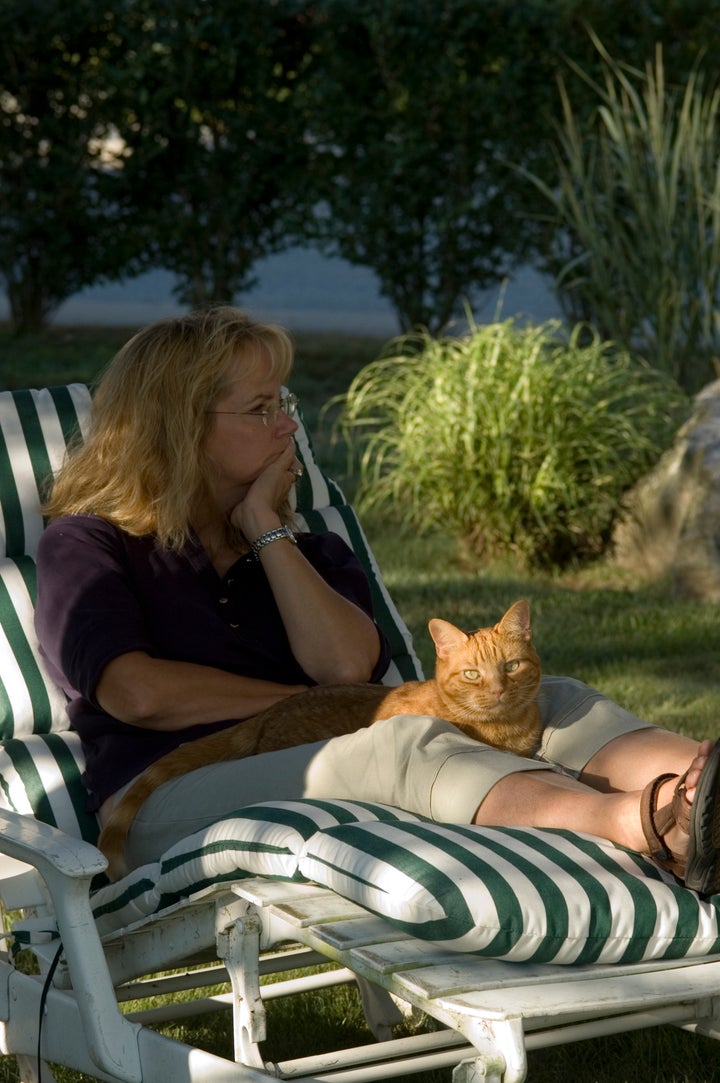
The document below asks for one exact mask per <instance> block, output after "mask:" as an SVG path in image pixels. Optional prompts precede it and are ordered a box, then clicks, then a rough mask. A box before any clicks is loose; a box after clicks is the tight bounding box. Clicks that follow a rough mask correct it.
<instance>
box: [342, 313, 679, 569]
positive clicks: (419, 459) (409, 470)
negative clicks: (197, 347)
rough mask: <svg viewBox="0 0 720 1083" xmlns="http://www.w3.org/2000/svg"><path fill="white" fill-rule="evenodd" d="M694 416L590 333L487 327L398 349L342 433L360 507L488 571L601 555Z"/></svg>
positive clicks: (653, 375) (418, 339)
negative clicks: (452, 539) (448, 534)
mask: <svg viewBox="0 0 720 1083" xmlns="http://www.w3.org/2000/svg"><path fill="white" fill-rule="evenodd" d="M686 407H687V401H686V399H685V396H684V395H683V394H682V393H681V392H680V391H679V389H678V388H677V386H676V385H675V384H674V383H673V381H671V380H670V379H668V378H666V377H664V376H663V375H662V374H660V373H659V372H658V371H657V370H653V369H651V368H649V367H648V366H646V365H643V364H642V363H639V362H637V361H636V360H634V359H633V358H632V357H631V356H630V355H629V354H627V353H625V352H621V351H618V350H616V349H615V348H614V347H613V346H612V344H609V343H606V342H602V341H601V340H600V339H599V337H598V336H597V335H589V333H588V331H587V329H586V328H583V327H581V326H578V327H576V328H575V329H574V330H573V332H572V333H571V334H570V335H569V336H566V335H565V334H564V333H563V332H562V331H561V327H560V324H559V323H558V322H555V321H551V322H549V323H546V324H542V325H540V326H536V327H533V326H528V327H521V326H519V325H518V324H516V323H515V322H514V321H512V320H508V321H506V322H503V323H497V324H491V325H488V326H485V327H475V328H474V329H472V331H471V333H470V334H469V335H468V336H466V337H464V338H445V339H435V338H432V337H431V336H430V335H428V334H427V333H425V334H422V335H416V336H410V337H408V338H405V339H400V340H398V341H397V342H396V343H395V344H394V345H393V346H392V347H391V351H390V353H389V355H388V356H384V357H381V358H380V359H379V360H377V361H374V362H372V363H371V364H370V365H368V366H366V367H365V368H364V369H362V370H361V372H360V373H359V374H358V376H357V377H356V378H355V380H354V381H353V382H352V384H351V385H350V388H349V390H348V392H347V395H346V396H345V397H344V400H343V412H342V415H341V418H340V421H339V424H340V425H341V427H342V431H343V433H344V435H345V437H346V439H347V440H348V441H349V442H350V443H351V444H352V445H354V447H355V450H356V452H357V454H358V458H359V465H360V489H359V493H358V501H359V503H360V505H361V506H364V507H365V508H378V507H380V508H383V509H387V510H388V512H390V511H393V512H395V513H396V514H397V515H399V516H401V517H402V518H403V519H405V520H406V521H408V522H409V523H411V524H412V525H413V526H415V527H416V528H418V529H425V528H427V527H430V526H443V527H444V528H445V529H446V530H450V531H452V532H454V533H455V534H456V536H458V537H461V538H465V539H468V540H469V541H470V543H471V544H472V546H473V548H474V550H475V551H476V552H478V553H479V554H481V555H482V556H484V557H490V558H493V557H497V556H498V555H501V554H505V555H507V554H514V555H515V557H516V558H517V559H519V560H520V561H521V562H527V563H529V564H535V565H538V564H539V565H555V564H557V565H563V564H565V563H566V562H567V561H568V560H570V559H572V558H575V557H587V556H590V555H597V554H598V553H599V552H601V551H602V549H603V546H604V544H605V543H606V541H607V539H608V537H609V531H610V528H611V524H612V521H613V516H614V514H615V511H616V508H617V505H618V501H619V498H620V496H621V495H622V493H623V492H624V491H625V490H626V489H628V488H630V487H631V486H632V485H633V483H634V482H635V481H636V480H637V479H638V478H639V477H640V476H641V475H642V474H643V472H645V471H646V470H647V469H648V468H649V467H650V466H651V465H652V464H653V463H654V462H655V461H656V459H657V458H658V456H659V454H660V452H661V451H662V450H664V448H665V447H666V446H667V444H668V443H669V441H670V439H671V438H672V436H673V434H674V432H675V429H676V427H677V424H678V420H679V418H680V417H681V416H682V413H683V411H684V409H685V408H686Z"/></svg>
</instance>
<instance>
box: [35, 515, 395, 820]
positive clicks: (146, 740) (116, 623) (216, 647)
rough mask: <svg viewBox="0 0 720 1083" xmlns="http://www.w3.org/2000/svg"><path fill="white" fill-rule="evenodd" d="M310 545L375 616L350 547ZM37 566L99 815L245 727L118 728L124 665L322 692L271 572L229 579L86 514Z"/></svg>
mask: <svg viewBox="0 0 720 1083" xmlns="http://www.w3.org/2000/svg"><path fill="white" fill-rule="evenodd" d="M298 545H299V547H300V549H301V550H302V552H303V554H304V555H305V556H306V557H307V559H308V560H309V561H310V562H311V563H312V564H313V566H314V567H315V568H316V569H317V570H318V572H319V573H320V575H322V577H323V579H325V581H326V582H327V583H329V584H330V585H331V586H332V587H333V588H334V589H335V590H337V591H338V593H340V594H342V595H343V596H344V597H345V598H348V599H349V600H350V601H352V602H355V604H356V605H358V606H359V607H360V608H361V609H363V610H364V611H365V612H366V613H368V614H369V615H370V616H372V602H371V596H370V587H369V584H368V582H367V579H366V576H365V573H364V571H363V569H362V566H361V565H360V562H359V561H358V559H357V557H356V556H355V554H354V553H353V552H352V550H351V549H350V548H349V547H348V546H347V545H346V544H345V542H344V541H343V540H342V539H341V538H340V537H338V536H337V535H336V534H331V533H327V534H324V533H323V534H300V535H299V536H298ZM37 566H38V597H37V605H36V610H35V624H36V629H37V634H38V639H39V641H40V648H41V651H42V654H43V656H44V658H45V660H46V663H47V666H48V669H49V672H50V674H51V676H52V677H53V678H54V679H55V681H56V682H57V683H58V684H59V685H60V687H61V688H63V689H64V691H65V692H66V694H67V696H68V698H69V700H70V702H69V705H68V714H69V716H70V720H71V724H72V726H73V728H74V729H76V730H77V731H78V733H79V734H80V737H81V739H82V743H83V748H84V751H85V756H86V772H85V775H84V782H85V785H86V787H87V789H88V792H89V799H88V807H89V808H90V810H91V811H95V810H96V809H98V808H99V807H100V805H101V804H102V802H103V801H104V800H105V798H106V797H108V796H109V795H110V794H111V793H114V791H115V790H117V789H118V788H119V787H120V786H123V785H124V784H125V783H126V782H128V781H129V780H130V779H131V778H133V777H134V776H135V775H137V774H138V773H139V772H140V771H142V770H143V769H144V768H145V767H147V766H148V764H150V763H152V762H153V761H154V760H156V759H157V758H158V757H159V756H162V755H164V754H165V753H166V752H169V751H170V750H171V749H173V748H175V747H176V746H177V745H179V744H183V743H184V742H186V741H189V740H192V739H193V738H195V737H199V736H201V735H203V734H208V733H212V732H214V731H215V730H218V729H222V728H224V727H225V726H228V725H231V724H232V723H233V722H235V721H237V720H236V719H227V720H225V721H223V722H215V723H210V724H208V725H204V726H192V727H190V728H188V729H184V730H179V731H176V732H172V733H166V732H159V731H156V730H147V729H142V728H141V727H138V726H129V725H126V724H125V723H123V722H120V721H118V720H117V719H115V718H112V717H111V716H110V715H108V714H107V713H106V712H105V711H103V710H102V708H101V707H100V706H99V704H98V703H97V701H96V699H95V689H96V687H97V684H98V681H99V679H100V675H101V674H102V671H103V669H104V668H105V666H106V665H107V664H108V663H109V662H110V661H112V659H113V658H116V657H118V656H119V655H121V654H125V653H127V652H128V651H146V652H147V653H148V654H150V655H152V656H153V657H155V658H167V659H173V660H175V661H187V662H195V663H197V664H199V665H207V666H215V667H216V668H218V669H225V670H228V671H229V672H231V673H238V674H242V675H244V676H247V677H257V678H261V679H263V680H270V681H278V682H280V683H281V684H312V683H314V682H313V681H311V679H310V678H309V677H308V675H307V674H306V673H304V672H303V670H302V669H301V668H300V666H299V665H298V663H297V662H296V660H295V658H294V656H293V654H292V652H291V650H290V644H289V642H288V639H287V635H286V633H285V629H284V627H283V624H282V621H281V619H280V614H279V612H278V609H277V606H276V604H275V600H274V598H273V595H272V591H271V590H270V587H269V585H268V582H267V579H266V577H265V573H264V571H263V568H262V565H261V564H260V562H259V561H257V560H255V559H254V558H253V557H252V556H249V557H243V558H241V559H240V560H239V561H238V562H237V563H236V564H235V565H233V567H232V568H231V569H230V570H229V571H228V572H227V574H226V575H225V576H223V577H222V578H221V577H220V576H219V575H218V574H217V572H216V571H215V569H214V568H213V566H212V564H211V563H210V560H209V559H208V557H207V554H206V553H205V550H204V549H203V548H202V547H201V546H200V545H199V544H198V545H196V546H195V545H190V546H187V547H186V548H185V550H183V552H181V553H172V552H168V551H167V550H165V549H163V548H161V547H160V546H159V545H158V544H157V543H156V541H155V539H154V538H152V537H144V538H134V537H131V536H130V535H128V534H124V533H123V532H122V531H120V530H118V529H117V528H116V527H114V526H111V525H110V524H109V523H107V522H105V521H104V520H103V519H99V518H97V517H96V516H86V515H78V516H65V517H63V518H61V519H57V520H55V522H53V523H51V524H50V525H49V526H48V528H47V529H46V530H45V532H44V534H43V535H42V537H41V539H40V545H39V548H38V555H37ZM378 631H379V630H378ZM379 635H380V640H381V644H382V647H381V651H380V658H379V660H378V664H377V666H376V667H375V672H374V673H373V676H372V679H373V680H380V678H381V677H382V674H383V673H384V672H385V670H386V668H387V665H388V662H389V657H390V652H389V647H388V644H387V641H386V639H385V637H384V636H383V635H382V633H381V632H379Z"/></svg>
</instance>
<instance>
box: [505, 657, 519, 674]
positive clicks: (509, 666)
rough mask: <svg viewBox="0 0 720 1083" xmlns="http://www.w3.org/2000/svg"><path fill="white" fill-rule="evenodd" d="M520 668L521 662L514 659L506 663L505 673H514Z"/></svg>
mask: <svg viewBox="0 0 720 1083" xmlns="http://www.w3.org/2000/svg"><path fill="white" fill-rule="evenodd" d="M519 666H520V663H519V661H518V660H517V659H513V661H512V662H506V663H505V672H506V673H514V672H515V670H516V669H518V668H519Z"/></svg>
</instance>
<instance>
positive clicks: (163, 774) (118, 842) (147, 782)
mask: <svg viewBox="0 0 720 1083" xmlns="http://www.w3.org/2000/svg"><path fill="white" fill-rule="evenodd" d="M258 717H259V716H257V715H256V716H255V718H252V719H246V720H245V721H244V722H242V723H238V724H236V725H235V726H232V727H230V729H229V730H228V729H225V730H218V731H217V732H216V733H213V734H210V736H208V737H199V738H198V739H197V741H188V742H187V744H184V745H180V746H179V747H178V748H175V749H173V751H172V752H168V753H167V754H166V755H165V756H161V757H160V759H159V760H156V761H155V763H151V764H150V766H149V767H146V768H145V770H144V771H143V772H142V774H141V775H138V777H137V778H136V779H135V781H134V782H133V783H132V784H131V785H130V786H129V787H128V789H127V790H126V791H125V793H124V794H123V795H122V797H121V798H120V800H119V801H118V803H117V804H116V805H115V808H114V809H113V810H112V812H111V813H110V815H109V817H108V819H107V820H106V822H105V824H104V826H103V829H102V831H101V832H100V836H99V838H98V842H97V845H98V848H99V849H100V850H102V852H103V854H104V855H105V857H106V858H107V860H108V868H107V875H108V876H109V877H110V879H111V880H119V879H120V878H121V877H123V876H126V875H127V873H128V871H129V869H128V866H127V862H126V860H125V842H126V839H127V834H128V831H129V830H130V826H131V824H132V822H133V820H134V819H135V816H136V814H137V812H138V809H139V808H140V806H141V805H142V804H143V802H144V801H146V800H147V799H148V797H149V796H150V794H151V793H153V791H154V790H156V789H157V788H158V786H161V785H162V784H163V782H169V781H170V780H171V779H173V778H178V777H179V776H180V775H184V774H187V772H188V771H193V770H194V769H195V768H196V767H204V766H205V765H206V764H209V763H220V762H221V761H223V760H230V759H241V758H242V757H243V756H251V755H252V754H253V753H254V752H255V750H256V747H257V742H258V726H257V724H256V719H257V718H258Z"/></svg>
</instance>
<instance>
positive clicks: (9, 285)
mask: <svg viewBox="0 0 720 1083" xmlns="http://www.w3.org/2000/svg"><path fill="white" fill-rule="evenodd" d="M121 7H122V0H108V2H107V3H106V4H103V5H97V4H95V3H94V0H67V2H63V3H62V4H57V3H55V2H54V0H3V2H2V3H1V4H0V287H1V288H2V289H3V290H4V291H5V292H6V293H7V295H8V300H9V304H10V310H11V314H12V318H13V321H14V323H15V326H16V328H17V329H19V330H26V329H37V328H38V327H41V326H43V324H44V323H45V321H46V320H47V318H48V317H49V316H50V315H51V314H52V312H53V311H54V310H55V309H56V308H57V307H58V306H59V305H60V304H61V302H62V301H64V300H65V299H66V298H67V297H69V296H71V295H72V294H73V293H76V292H77V291H78V290H80V289H82V287H84V286H87V285H90V284H92V283H96V282H99V281H103V280H107V279H112V278H119V277H122V275H123V274H124V273H127V272H128V271H129V270H130V269H131V267H132V263H133V259H134V258H135V257H136V255H137V247H136V245H137V235H136V231H135V230H134V229H133V228H132V227H131V224H130V222H129V220H128V217H127V214H126V211H125V208H124V207H123V206H122V201H121V198H120V194H119V180H120V178H119V174H118V173H117V171H115V172H113V171H111V170H108V169H107V168H106V167H107V164H108V163H107V161H106V151H105V148H104V142H103V141H104V139H105V138H106V137H107V136H108V135H110V134H111V118H112V108H113V101H114V88H113V86H112V84H111V83H110V82H109V81H108V80H107V79H106V78H103V73H104V71H105V68H106V67H107V66H108V65H109V64H110V63H111V57H112V55H113V50H114V38H113V28H114V26H115V24H116V21H117V20H118V19H120V18H121V11H120V9H121Z"/></svg>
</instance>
